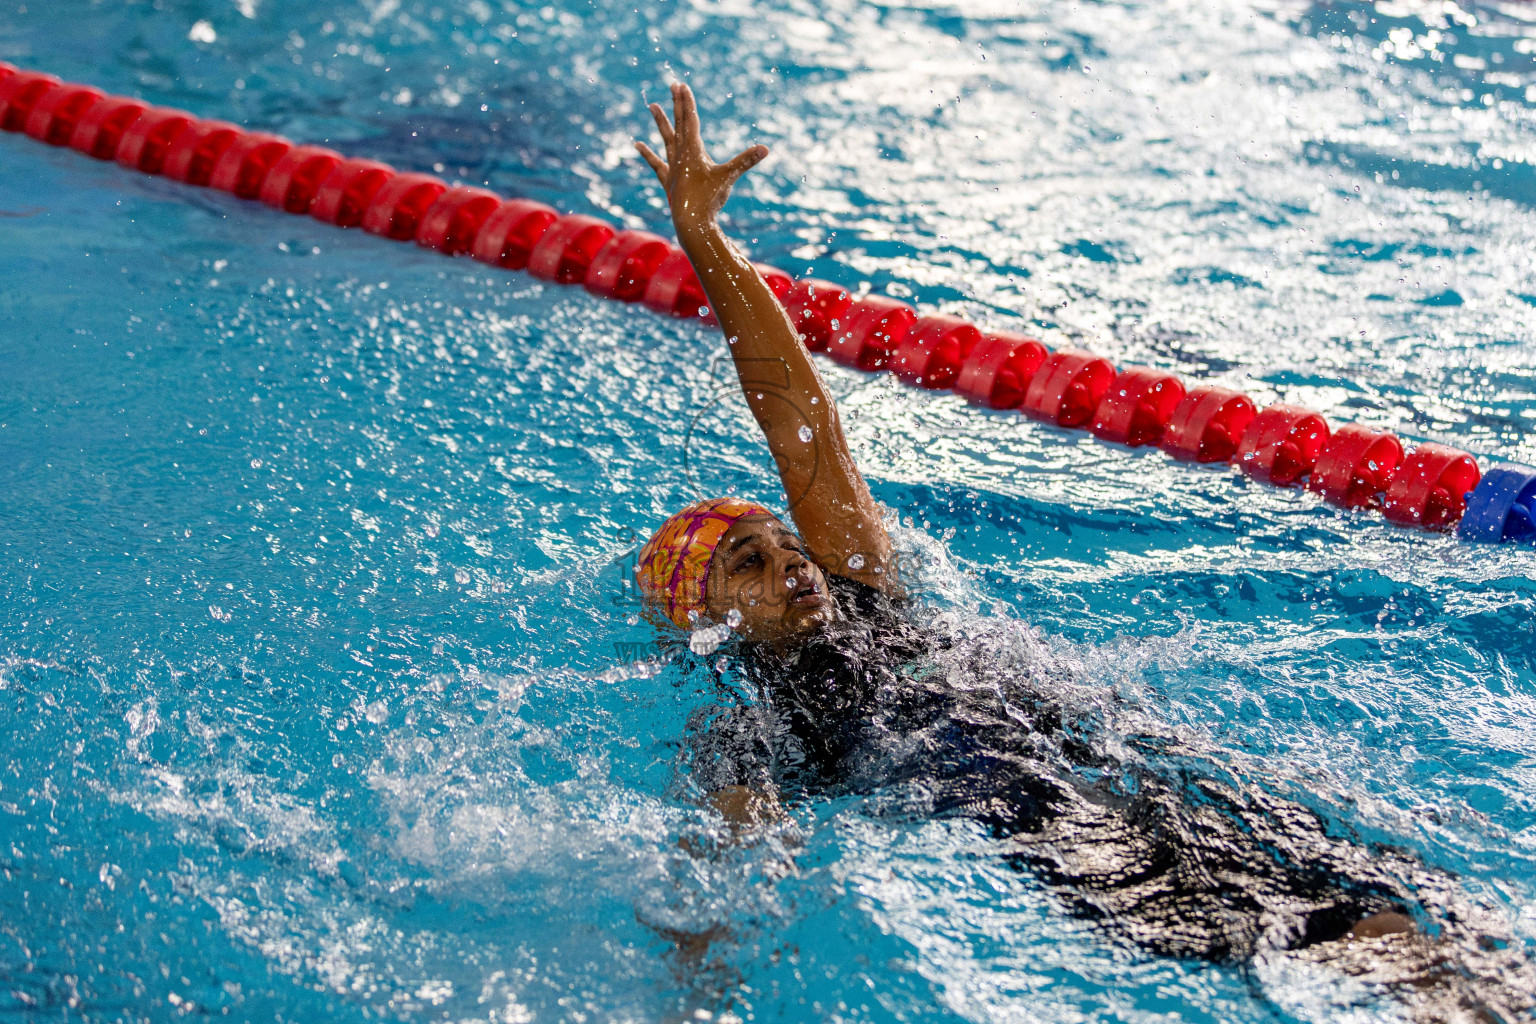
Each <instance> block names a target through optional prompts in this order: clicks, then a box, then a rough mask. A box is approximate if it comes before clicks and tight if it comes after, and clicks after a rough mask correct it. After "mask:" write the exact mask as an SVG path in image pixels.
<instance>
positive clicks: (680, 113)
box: [672, 82, 699, 139]
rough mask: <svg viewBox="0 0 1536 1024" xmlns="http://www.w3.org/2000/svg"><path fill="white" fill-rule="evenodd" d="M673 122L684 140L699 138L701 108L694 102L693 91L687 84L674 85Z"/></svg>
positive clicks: (675, 83) (678, 83) (676, 83)
mask: <svg viewBox="0 0 1536 1024" xmlns="http://www.w3.org/2000/svg"><path fill="white" fill-rule="evenodd" d="M672 120H673V122H675V123H676V125H677V130H678V132H679V133H681V134H682V136H683V138H685V139H686V138H690V137H692V138H698V135H699V108H698V106H697V105H696V104H695V103H694V102H693V90H692V89H690V88H688V84H687V83H686V82H673V83H672Z"/></svg>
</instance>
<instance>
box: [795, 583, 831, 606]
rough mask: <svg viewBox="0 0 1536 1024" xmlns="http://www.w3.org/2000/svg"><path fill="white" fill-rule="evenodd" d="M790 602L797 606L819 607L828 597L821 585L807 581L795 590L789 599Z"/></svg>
mask: <svg viewBox="0 0 1536 1024" xmlns="http://www.w3.org/2000/svg"><path fill="white" fill-rule="evenodd" d="M789 603H790V604H792V605H794V606H795V607H797V608H819V607H821V606H822V605H824V604H826V603H827V598H826V595H824V594H823V593H822V592H821V587H820V586H819V585H817V584H816V583H807V584H806V585H805V586H803V587H801V588H800V589H799V590H796V591H795V592H794V594H793V595H792V596H791V597H790V599H789Z"/></svg>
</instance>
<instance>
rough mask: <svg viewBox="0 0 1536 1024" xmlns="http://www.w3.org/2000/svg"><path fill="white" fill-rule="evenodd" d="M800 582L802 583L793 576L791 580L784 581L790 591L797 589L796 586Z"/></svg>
mask: <svg viewBox="0 0 1536 1024" xmlns="http://www.w3.org/2000/svg"><path fill="white" fill-rule="evenodd" d="M799 582H800V581H799V580H797V579H795V578H794V577H793V576H791V577H790V578H789V579H787V580H785V581H784V586H785V587H787V588H789V589H790V590H794V589H795V584H796V583H799Z"/></svg>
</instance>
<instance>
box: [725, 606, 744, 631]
mask: <svg viewBox="0 0 1536 1024" xmlns="http://www.w3.org/2000/svg"><path fill="white" fill-rule="evenodd" d="M725 624H726V625H727V626H730V627H731V628H732V629H735V628H736V627H737V626H739V625H741V612H740V611H738V610H737V609H735V608H732V609H731V610H730V611H728V612H726V613H725Z"/></svg>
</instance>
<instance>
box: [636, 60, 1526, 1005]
mask: <svg viewBox="0 0 1536 1024" xmlns="http://www.w3.org/2000/svg"><path fill="white" fill-rule="evenodd" d="M672 98H673V111H674V114H673V120H672V121H669V120H668V118H667V116H666V114H665V113H664V112H663V110H662V109H661V107H660V106H658V105H656V104H652V105H651V113H652V115H653V116H654V117H655V119H656V127H657V129H658V130H659V131H660V133H661V138H662V141H663V142H664V143H665V149H666V158H665V159H662V158H661V157H660V156H658V155H657V154H656V153H655V152H654V151H653V150H651V148H650V147H648V146H647V145H646V144H645V143H643V142H637V143H636V148H637V149H638V150H639V151H640V154H641V155H642V156H643V157H644V158H645V160H646V162H647V163H649V164H650V165H651V167H652V169H654V170H655V172H656V176H657V178H659V179H660V181H661V184H662V186H663V187H664V188H665V189H666V193H667V198H668V200H669V202H670V204H671V209H672V217H673V221H674V223H675V225H676V229H677V237H678V241H679V242H680V244H681V245H682V247H683V249H684V251H685V252H686V253H687V254H688V257H689V259H690V260H691V261H692V263H693V266H694V268H695V270H696V271H697V272H698V275H699V280H700V281H701V283H702V284H703V286H704V290H705V292H706V293H707V294H708V296H709V301H710V304H711V306H712V307H713V308H714V311H715V315H716V316H717V317H718V318H719V320H720V325H721V327H722V328H723V330H724V333H725V335H726V337H727V339H728V342H729V349H730V352H731V355H732V358H733V360H734V362H735V366H736V369H737V371H738V375H739V377H740V381H741V384H742V389H743V392H744V394H745V396H746V400H747V405H748V407H749V408H750V409H751V411H752V414H753V416H754V417H755V418H756V420H757V423H758V425H759V426H760V427H761V428H762V431H763V434H764V435H765V436H766V437H767V440H768V446H769V450H770V451H771V452H772V454H773V458H774V461H775V462H776V463H777V465H778V470H779V476H780V479H781V480H782V482H783V485H784V493H785V494H786V496H788V498H789V501H790V507H791V509H792V510H793V517H794V521H795V523H796V525H798V526H799V528H800V533H799V535H798V536H797V535H796V534H795V533H794V532H793V531H791V530H790V529H789V528H788V527H787V526H786V525H785V524H784V523H783V522H782V521H780V520H779V519H778V518H777V517H776V516H774V515H773V513H772V512H770V511H769V510H768V509H767V508H765V507H764V506H762V505H759V504H756V503H753V502H750V501H744V500H740V499H736V498H714V499H711V500H706V501H700V502H696V503H694V504H692V505H690V506H688V507H687V508H685V509H683V510H682V511H680V512H678V513H676V514H675V515H673V516H672V517H671V518H669V519H668V520H667V521H666V522H665V523H663V524H662V526H661V528H660V529H658V530H657V531H656V533H655V535H654V536H652V537H651V539H650V541H649V542H648V543H647V544H646V545H645V546H644V547H643V548H642V550H641V553H640V557H639V563H638V566H637V572H638V574H639V579H640V587H641V592H642V595H643V596H644V598H645V600H646V601H647V602H649V603H650V605H651V606H652V607H654V608H655V609H657V610H658V611H660V612H661V613H662V614H664V615H665V616H666V618H668V619H669V620H670V621H671V622H673V623H675V624H676V625H678V626H679V627H682V628H684V629H688V628H691V627H693V626H695V625H699V624H704V623H708V622H713V623H727V624H729V625H731V626H732V627H733V628H734V629H735V631H736V633H737V634H738V636H739V637H740V640H739V642H738V648H737V651H738V654H739V655H740V657H739V659H738V660H739V661H740V663H741V665H742V668H743V671H744V672H745V673H746V674H747V676H748V678H750V679H752V680H753V681H754V682H755V683H756V684H757V691H758V692H757V694H756V700H755V701H752V702H744V703H742V704H740V705H738V706H734V707H727V708H724V709H714V713H713V716H712V720H711V721H710V722H709V723H708V726H707V728H701V729H700V730H697V735H696V736H695V737H694V740H693V751H692V754H693V756H692V764H691V772H692V779H693V782H694V783H695V784H696V785H697V786H698V787H699V788H700V790H702V792H703V793H704V794H705V796H706V798H707V799H708V800H709V801H710V802H711V803H712V804H713V805H714V806H715V807H716V808H717V809H718V810H719V811H721V813H722V814H723V815H724V816H725V817H726V818H727V819H729V820H731V821H732V824H733V827H737V828H741V827H749V826H751V825H754V824H757V823H759V822H761V821H762V820H763V819H765V818H769V817H773V816H776V815H778V814H780V813H781V812H779V811H778V810H777V808H778V804H777V798H776V796H775V794H776V793H777V792H779V791H780V789H781V787H784V786H790V787H794V788H796V789H798V790H800V791H802V792H806V791H819V792H826V793H836V792H842V793H865V794H868V793H874V792H876V791H878V792H880V793H882V794H886V795H887V796H889V795H890V794H893V793H901V792H906V793H907V794H908V796H909V799H908V802H907V804H906V805H903V806H905V807H906V808H907V809H908V810H911V811H913V812H915V813H922V814H928V815H951V816H963V817H967V818H970V819H972V820H974V821H977V822H979V823H981V824H982V825H984V826H986V827H987V828H988V829H990V830H991V831H992V832H993V833H994V834H995V835H998V836H1000V837H1006V838H1007V839H1008V840H1009V841H1010V851H1011V852H1009V853H1008V854H1007V856H1008V857H1009V858H1010V859H1011V860H1012V861H1013V862H1015V863H1016V864H1018V865H1019V866H1020V867H1022V868H1025V869H1027V870H1028V871H1029V872H1030V873H1031V874H1033V875H1034V876H1035V877H1036V878H1039V879H1040V880H1041V881H1042V882H1044V883H1045V884H1046V885H1048V886H1050V887H1051V888H1052V890H1054V891H1055V892H1057V893H1058V894H1060V895H1061V896H1062V897H1063V899H1064V901H1065V902H1066V903H1067V905H1068V906H1069V907H1070V908H1072V909H1073V910H1074V911H1075V912H1077V913H1080V914H1083V915H1085V916H1089V917H1092V918H1095V919H1099V920H1102V921H1105V922H1106V923H1107V924H1109V925H1111V926H1114V927H1115V928H1116V929H1117V930H1118V931H1119V932H1120V933H1121V934H1123V935H1127V936H1128V937H1130V938H1131V939H1132V940H1133V941H1135V942H1137V943H1138V944H1140V945H1142V946H1144V947H1147V948H1149V949H1152V950H1154V951H1157V952H1160V953H1165V954H1169V955H1174V956H1189V957H1198V958H1203V959H1211V960H1246V959H1248V958H1250V957H1252V956H1254V955H1255V954H1257V953H1259V952H1261V951H1262V950H1264V949H1290V950H1307V951H1308V955H1309V956H1310V957H1312V958H1313V959H1319V960H1326V961H1331V962H1335V963H1338V964H1339V966H1341V967H1343V968H1344V969H1346V970H1350V971H1351V972H1352V973H1366V974H1371V975H1375V976H1377V977H1378V979H1379V980H1383V981H1396V982H1398V983H1406V984H1413V985H1416V986H1417V985H1423V984H1426V983H1431V982H1434V983H1435V984H1436V985H1437V987H1442V988H1443V985H1442V984H1441V983H1440V981H1439V980H1438V979H1441V977H1442V976H1443V975H1445V974H1446V971H1447V968H1446V965H1447V960H1448V953H1449V951H1448V948H1447V947H1448V943H1449V941H1450V936H1452V935H1453V933H1455V931H1456V927H1454V926H1453V927H1448V926H1447V925H1446V924H1445V922H1444V920H1443V915H1442V919H1441V920H1440V921H1439V922H1438V923H1439V925H1440V927H1441V929H1442V935H1444V936H1447V941H1446V942H1443V943H1442V944H1441V945H1438V946H1435V947H1433V948H1434V952H1433V953H1432V954H1431V953H1428V952H1426V950H1427V949H1428V948H1429V947H1428V946H1427V944H1426V943H1424V942H1423V941H1422V940H1421V939H1420V938H1419V936H1418V935H1417V933H1416V929H1415V928H1414V925H1413V923H1412V921H1411V919H1410V917H1409V916H1408V915H1409V914H1410V913H1413V912H1415V910H1418V911H1419V912H1422V908H1423V907H1424V904H1425V901H1426V900H1430V901H1431V902H1433V901H1434V900H1436V899H1445V900H1453V899H1454V896H1453V895H1452V891H1453V888H1454V887H1453V886H1451V885H1450V880H1449V879H1447V878H1446V877H1445V876H1444V875H1440V874H1435V873H1432V872H1430V871H1429V870H1428V869H1426V868H1425V867H1424V866H1423V865H1422V864H1418V863H1417V862H1415V861H1413V860H1412V859H1411V858H1408V857H1406V856H1403V855H1398V854H1394V853H1391V852H1390V851H1388V852H1384V853H1379V854H1374V855H1373V854H1371V853H1369V852H1368V851H1366V850H1365V849H1363V848H1361V847H1359V846H1356V845H1353V844H1351V843H1348V842H1345V841H1343V840H1340V839H1338V838H1336V837H1335V836H1333V835H1330V834H1329V833H1328V831H1327V830H1326V829H1325V827H1324V825H1323V823H1322V822H1321V821H1320V820H1319V819H1318V817H1317V816H1316V815H1315V814H1313V813H1312V812H1311V811H1308V810H1306V809H1305V808H1302V807H1300V806H1297V805H1294V804H1289V803H1286V802H1284V801H1280V800H1277V799H1275V798H1274V797H1272V796H1269V795H1268V794H1267V793H1265V792H1264V790H1263V789H1262V787H1258V786H1251V785H1242V784H1234V783H1228V782H1219V781H1216V780H1217V778H1219V775H1218V773H1216V772H1212V773H1211V776H1210V777H1209V778H1202V777H1199V775H1198V774H1197V773H1192V772H1183V773H1180V774H1179V777H1177V778H1174V777H1168V776H1169V773H1159V772H1157V771H1154V770H1152V769H1149V768H1147V767H1146V766H1145V765H1146V763H1147V759H1146V758H1141V757H1137V758H1134V759H1132V758H1127V757H1125V755H1123V754H1122V755H1120V756H1119V757H1111V756H1110V755H1108V754H1106V753H1104V752H1103V751H1100V750H1097V749H1095V748H1093V746H1092V745H1091V744H1090V743H1088V742H1086V741H1085V740H1084V739H1083V738H1082V735H1081V734H1082V732H1083V731H1084V727H1083V723H1074V722H1072V721H1070V720H1069V719H1068V712H1067V711H1066V709H1065V708H1064V707H1063V705H1062V703H1061V702H1060V700H1059V699H1056V695H1054V694H1052V693H1050V692H1049V688H1048V687H1041V686H1040V685H1039V683H1038V681H1036V682H1035V683H1034V686H1033V688H1032V689H1031V688H1030V687H1028V686H1020V685H1018V683H1017V681H1016V680H1009V679H1004V678H1000V677H997V676H996V672H997V670H995V669H994V670H989V669H988V668H987V667H986V666H980V667H977V666H974V665H972V666H968V669H970V670H973V671H975V672H976V673H977V674H978V675H979V676H981V677H983V678H980V679H977V680H973V682H979V683H982V684H984V685H969V686H967V687H965V688H957V687H953V686H950V685H949V684H948V682H947V681H946V680H945V678H944V675H943V674H942V673H932V672H930V673H906V672H904V671H903V668H904V667H905V666H906V665H907V664H910V663H912V662H914V661H916V660H918V659H921V658H922V657H924V656H926V655H932V654H933V653H934V652H935V651H936V650H942V648H943V646H944V644H945V641H944V640H943V639H942V638H940V637H935V636H933V635H930V634H928V633H926V632H925V631H923V630H922V629H920V628H918V627H917V626H915V625H913V624H912V623H911V622H910V621H909V620H908V618H907V617H906V616H905V615H903V613H902V604H903V596H902V589H901V583H900V580H899V579H898V572H897V565H896V562H895V559H894V556H893V551H892V545H891V539H890V537H889V536H888V535H887V533H886V530H885V527H884V526H883V525H882V522H881V516H880V512H879V509H878V507H877V506H876V504H875V502H874V499H873V497H872V496H871V494H870V491H869V488H868V486H867V485H866V484H865V482H864V479H863V477H862V476H860V474H859V470H858V467H857V466H856V465H855V464H854V461H853V456H852V454H851V452H850V451H849V448H848V442H847V439H846V438H845V437H844V436H843V430H842V426H841V424H840V423H839V421H838V414H837V409H836V406H835V405H834V404H833V401H832V396H831V395H830V394H829V393H828V391H827V388H826V386H825V385H824V384H823V383H822V380H821V377H820V376H819V375H818V374H817V372H816V367H815V366H814V365H813V363H812V362H811V359H810V356H809V355H808V354H807V352H806V350H805V348H804V347H803V345H802V344H801V342H800V340H799V337H798V335H797V333H796V332H795V330H794V327H793V325H792V323H791V321H790V318H789V316H788V314H787V313H786V312H785V310H784V308H783V307H782V306H780V304H779V302H778V300H777V299H776V298H775V296H774V294H773V292H772V291H771V290H770V289H769V288H768V286H767V285H766V284H765V283H764V281H763V280H762V278H761V277H760V276H759V275H758V273H757V271H756V270H754V269H753V267H752V265H751V264H750V263H749V262H748V261H747V260H746V258H745V257H744V256H743V255H742V254H741V253H740V252H739V251H738V250H737V249H736V248H735V246H734V245H732V243H731V242H730V240H729V239H727V238H726V236H725V234H724V232H722V231H721V229H720V225H719V224H718V222H717V219H716V218H717V215H718V214H719V212H720V209H721V207H722V206H723V205H724V203H725V200H726V198H727V196H728V195H729V194H730V191H731V187H732V186H733V185H734V184H735V182H736V181H737V179H739V178H740V177H741V176H742V174H744V173H745V172H746V171H747V170H749V169H750V168H752V167H753V166H755V165H756V164H758V163H759V162H760V161H761V160H762V159H763V158H764V157H765V156H767V154H768V151H767V149H766V148H765V147H763V146H752V147H750V148H748V149H746V150H744V151H743V152H741V153H740V154H738V155H737V156H736V157H734V158H733V159H731V160H730V161H728V162H726V163H723V164H716V163H714V162H713V161H711V160H710V158H709V156H708V155H707V154H706V153H705V150H704V144H703V141H702V139H701V137H700V130H699V118H698V113H697V110H696V107H695V104H694V98H693V94H692V92H691V91H690V90H689V89H688V87H687V86H686V85H682V84H678V85H674V86H673V87H672ZM802 538H803V541H802ZM989 671H992V672H993V673H994V676H993V678H986V676H987V673H988V672H989ZM1004 694H1006V698H1005V696H1004ZM1021 715H1023V716H1025V717H1026V718H1028V719H1029V723H1030V724H1029V725H1028V726H1025V725H1023V724H1022V723H1021V722H1020V716H1021ZM1043 738H1045V740H1046V741H1045V742H1042V739H1043ZM1123 743H1124V745H1125V746H1126V747H1128V748H1130V749H1131V750H1132V751H1134V752H1136V753H1138V754H1139V753H1145V754H1149V755H1153V756H1154V757H1158V758H1163V759H1167V758H1170V757H1178V756H1181V755H1184V756H1188V757H1191V758H1195V757H1199V752H1198V751H1193V750H1190V749H1188V748H1186V747H1183V746H1181V745H1180V744H1179V743H1177V742H1176V741H1173V740H1170V739H1168V738H1167V737H1136V736H1131V737H1124V738H1123ZM899 803H900V801H898V804H899ZM886 806H890V803H889V802H887V804H886ZM1405 879H1412V886H1411V887H1410V885H1409V884H1407V883H1406V882H1405ZM1431 894H1436V895H1431ZM1416 897H1417V898H1416ZM1462 916H1463V918H1465V917H1467V916H1468V915H1465V914H1464V915H1462ZM1462 927H1466V925H1465V923H1463V925H1462ZM1474 938H1475V937H1474V936H1471V935H1468V936H1466V941H1467V943H1468V944H1469V945H1470V946H1475V942H1474ZM1485 966H1486V965H1485ZM1384 970H1385V971H1386V974H1387V975H1390V976H1391V977H1386V976H1383V975H1382V972H1383V971H1384ZM1490 970H1491V968H1490ZM1499 970H1507V967H1501V968H1499ZM1451 973H1454V974H1456V975H1457V976H1458V977H1460V978H1462V979H1466V978H1468V977H1469V976H1472V975H1477V974H1479V973H1481V972H1479V971H1477V970H1476V969H1475V968H1474V967H1473V966H1471V965H1469V964H1467V963H1466V962H1462V963H1460V964H1458V966H1457V969H1456V971H1455V972H1451ZM1478 980H1479V982H1480V984H1479V986H1478V988H1479V992H1480V993H1482V992H1485V991H1486V989H1487V986H1488V985H1490V984H1492V987H1494V988H1502V986H1499V985H1497V984H1494V983H1492V982H1491V980H1490V979H1488V978H1487V977H1483V978H1480V979H1478ZM1458 984H1460V983H1459V982H1458ZM1463 997H1465V999H1463ZM1456 998H1457V999H1458V1000H1462V1002H1463V1005H1466V1002H1465V1000H1466V999H1470V1000H1472V1005H1480V1006H1485V1007H1489V1008H1491V1007H1497V1008H1498V1009H1499V1010H1505V1009H1506V1008H1507V1007H1509V1006H1511V1005H1513V1004H1511V1003H1507V1002H1501V1001H1500V998H1499V997H1497V996H1495V997H1494V999H1493V1001H1491V1002H1483V995H1482V994H1479V995H1476V996H1473V995H1470V994H1468V993H1466V992H1462V993H1460V994H1458V995H1457V996H1456ZM1515 1002H1517V1003H1518V1002H1521V1000H1520V999H1518V998H1517V999H1516V1000H1515Z"/></svg>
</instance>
